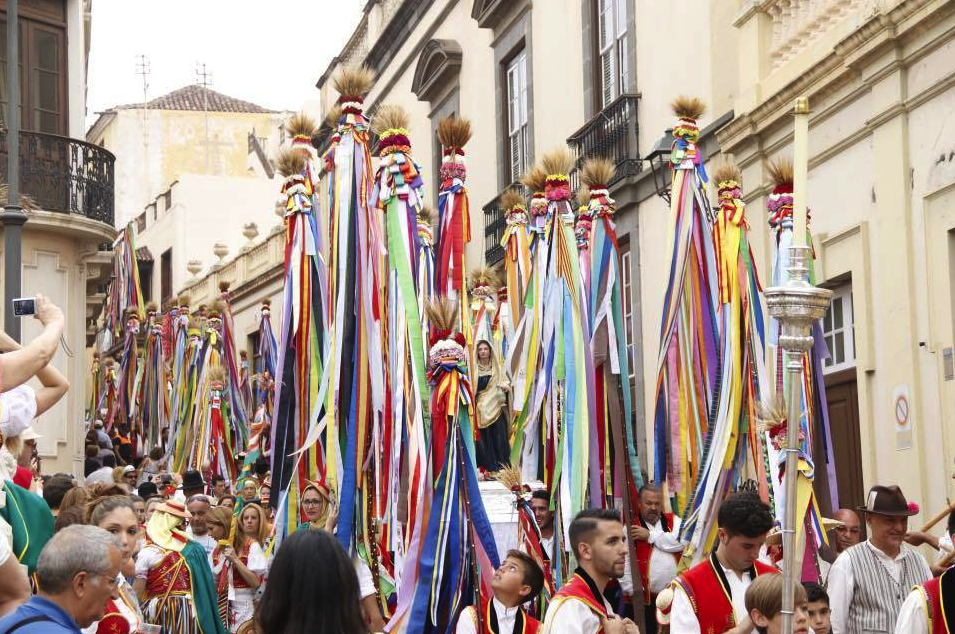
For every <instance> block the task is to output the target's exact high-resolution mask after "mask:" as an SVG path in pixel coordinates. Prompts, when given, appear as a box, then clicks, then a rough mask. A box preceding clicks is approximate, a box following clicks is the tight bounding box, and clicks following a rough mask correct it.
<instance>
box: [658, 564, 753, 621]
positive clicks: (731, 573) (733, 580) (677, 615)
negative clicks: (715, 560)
mask: <svg viewBox="0 0 955 634" xmlns="http://www.w3.org/2000/svg"><path fill="white" fill-rule="evenodd" d="M720 567H721V568H722V569H723V574H724V575H725V576H726V582H727V583H728V584H729V587H730V595H731V596H732V597H733V616H735V617H736V622H737V623H741V622H742V621H743V619H745V618H746V615H747V612H746V588H748V587H749V584H751V583H752V582H753V580H752V579H751V578H750V576H749V573H748V572H744V573H743V574H742V576H740V575H737V574H736V571H735V570H731V569H729V568H727V567H726V566H724V565H723V564H720ZM701 600H703V599H702V598H701V597H697V601H701ZM670 631H671V632H673V634H700V622H699V620H697V618H696V613H695V612H693V604H692V603H690V598H689V597H688V596H686V591H685V590H684V589H683V586H681V585H680V584H676V589H675V590H674V591H673V607H672V608H671V609H670Z"/></svg>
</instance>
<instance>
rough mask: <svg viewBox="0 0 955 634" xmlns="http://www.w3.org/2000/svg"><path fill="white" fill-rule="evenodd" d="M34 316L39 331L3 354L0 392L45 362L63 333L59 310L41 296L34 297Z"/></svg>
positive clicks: (33, 373) (30, 374) (50, 356)
mask: <svg viewBox="0 0 955 634" xmlns="http://www.w3.org/2000/svg"><path fill="white" fill-rule="evenodd" d="M34 318H35V319H36V320H37V321H39V322H40V323H41V324H43V332H42V333H40V335H39V336H38V337H36V338H35V339H34V340H33V341H31V342H30V343H29V344H27V345H26V346H24V347H22V348H17V349H14V350H13V351H12V352H8V353H7V354H5V355H3V359H2V364H0V368H2V372H0V392H9V391H10V390H12V389H13V388H15V387H17V386H18V385H22V384H23V383H26V382H27V381H28V380H30V379H31V378H32V377H34V376H35V375H36V374H38V373H39V372H40V371H41V370H42V369H43V368H45V367H46V366H47V365H49V363H50V361H51V360H52V359H53V354H54V353H55V352H56V348H57V346H59V344H60V335H62V334H63V325H64V323H65V320H64V318H63V311H61V310H60V309H59V308H58V307H57V306H56V305H55V304H53V302H51V301H50V300H48V299H47V298H46V297H44V296H43V295H39V294H37V296H36V313H35V314H34Z"/></svg>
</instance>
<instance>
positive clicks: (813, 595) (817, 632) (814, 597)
mask: <svg viewBox="0 0 955 634" xmlns="http://www.w3.org/2000/svg"><path fill="white" fill-rule="evenodd" d="M802 585H803V587H804V588H805V589H806V611H807V612H808V614H809V627H811V628H812V631H813V634H829V633H830V632H831V631H832V626H831V625H830V624H829V595H828V594H826V590H825V588H823V587H822V586H821V585H819V584H818V583H811V582H805V583H803V584H802Z"/></svg>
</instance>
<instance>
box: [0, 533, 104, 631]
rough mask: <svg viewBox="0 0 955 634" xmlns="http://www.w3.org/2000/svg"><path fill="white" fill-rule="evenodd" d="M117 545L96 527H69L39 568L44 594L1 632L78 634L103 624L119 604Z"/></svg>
mask: <svg viewBox="0 0 955 634" xmlns="http://www.w3.org/2000/svg"><path fill="white" fill-rule="evenodd" d="M120 562H121V553H120V548H119V545H118V543H117V539H116V538H115V537H114V536H113V535H110V534H109V533H107V532H106V531H105V530H103V529H102V528H99V527H96V526H68V527H67V528H64V529H63V530H61V531H60V532H59V533H57V534H56V535H54V536H53V537H52V539H50V541H48V542H47V543H46V546H45V547H44V548H43V552H42V553H40V559H39V561H38V562H37V572H36V575H37V583H38V584H39V587H40V593H39V594H38V595H37V596H35V597H33V598H32V599H30V601H29V602H27V603H26V604H24V605H22V606H20V607H19V608H17V610H16V611H15V612H13V613H12V614H9V615H7V616H6V617H4V618H3V619H0V632H9V631H10V630H11V629H13V628H17V629H16V631H17V633H18V634H76V632H78V631H79V629H80V628H83V627H89V626H90V625H91V624H92V623H93V622H94V621H98V620H99V619H101V618H103V614H104V612H105V608H106V602H107V601H108V600H109V599H111V598H113V599H115V598H117V589H116V576H117V575H118V574H119V569H120Z"/></svg>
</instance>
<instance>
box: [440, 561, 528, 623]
mask: <svg viewBox="0 0 955 634" xmlns="http://www.w3.org/2000/svg"><path fill="white" fill-rule="evenodd" d="M543 587H544V572H543V571H542V570H541V569H540V567H539V566H538V565H537V562H536V561H534V560H533V559H532V558H531V556H530V555H528V554H527V553H525V552H522V551H520V550H509V551H508V552H507V557H506V558H505V559H504V561H503V562H502V563H501V566H500V568H498V569H497V572H495V573H494V578H493V579H492V580H491V590H492V591H493V592H494V596H493V597H491V598H490V600H489V599H488V597H485V596H484V595H483V594H482V595H481V598H480V602H479V603H478V605H477V606H473V605H469V606H468V607H466V608H464V610H463V611H462V612H461V616H459V617H458V625H457V629H455V634H512V633H513V634H537V631H538V630H539V629H540V626H541V624H540V621H538V620H537V619H535V618H533V617H532V616H530V615H529V614H527V612H525V611H524V608H522V607H521V605H522V604H524V603H526V602H528V601H533V600H534V599H536V598H537V595H538V594H540V591H541V588H543ZM477 610H480V614H478V612H477Z"/></svg>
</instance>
